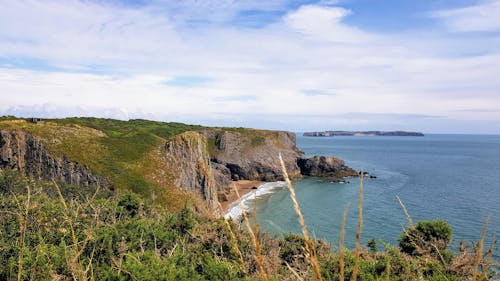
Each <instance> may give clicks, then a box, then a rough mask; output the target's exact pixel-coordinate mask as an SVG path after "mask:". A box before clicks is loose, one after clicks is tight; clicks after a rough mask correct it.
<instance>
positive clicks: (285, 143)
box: [204, 130, 302, 181]
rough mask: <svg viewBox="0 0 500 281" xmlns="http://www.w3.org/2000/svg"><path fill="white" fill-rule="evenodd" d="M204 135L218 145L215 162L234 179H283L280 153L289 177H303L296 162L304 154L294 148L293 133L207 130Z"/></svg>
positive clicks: (214, 156)
mask: <svg viewBox="0 0 500 281" xmlns="http://www.w3.org/2000/svg"><path fill="white" fill-rule="evenodd" d="M204 134H205V135H206V136H207V137H209V138H211V139H212V140H213V142H214V145H215V150H214V151H213V155H211V156H212V161H213V162H215V163H217V164H219V165H223V166H225V167H226V168H227V169H229V171H230V175H231V179H233V180H239V179H246V180H259V181H277V180H283V176H282V174H283V173H282V171H281V165H280V162H279V159H278V155H279V154H281V155H282V157H283V160H284V162H285V165H286V168H287V171H288V174H289V175H290V177H292V178H297V177H300V169H299V167H298V166H297V161H296V159H297V157H299V156H301V155H302V153H301V152H300V151H299V150H298V149H297V147H296V145H295V134H294V133H290V132H283V131H258V130H255V131H252V130H248V131H243V132H238V131H205V132H204Z"/></svg>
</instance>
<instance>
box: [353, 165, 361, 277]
mask: <svg viewBox="0 0 500 281" xmlns="http://www.w3.org/2000/svg"><path fill="white" fill-rule="evenodd" d="M363 174H364V173H363V171H361V173H360V177H359V201H358V228H357V230H356V248H355V250H354V268H353V270H352V277H351V280H353V281H356V280H357V279H358V269H359V253H360V249H361V246H360V242H359V239H360V237H361V230H362V228H363Z"/></svg>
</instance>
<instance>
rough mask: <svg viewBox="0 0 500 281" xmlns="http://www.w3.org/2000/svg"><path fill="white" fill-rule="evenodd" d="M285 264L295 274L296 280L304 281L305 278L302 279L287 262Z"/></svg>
mask: <svg viewBox="0 0 500 281" xmlns="http://www.w3.org/2000/svg"><path fill="white" fill-rule="evenodd" d="M285 264H286V267H288V269H289V270H290V271H291V272H292V273H293V276H295V278H297V280H299V281H304V278H302V277H300V275H299V274H298V273H297V271H295V269H293V268H292V267H291V266H290V265H289V264H288V263H287V262H286V261H285Z"/></svg>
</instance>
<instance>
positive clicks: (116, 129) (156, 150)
mask: <svg viewBox="0 0 500 281" xmlns="http://www.w3.org/2000/svg"><path fill="white" fill-rule="evenodd" d="M201 128H202V127H201V126H194V125H186V124H181V123H164V122H155V121H147V120H130V121H120V120H113V119H99V118H66V119H45V120H43V121H42V122H39V123H32V122H29V121H28V120H25V119H18V118H3V119H0V130H4V129H7V130H21V131H24V132H26V133H29V134H32V135H34V136H36V137H38V138H39V139H41V140H42V142H43V143H44V145H45V147H46V148H47V149H48V150H49V152H50V153H51V154H52V155H53V156H55V157H59V158H63V157H65V158H66V159H68V160H70V161H74V162H78V163H80V164H83V165H85V166H88V167H89V168H90V169H91V170H92V171H94V172H95V173H97V174H99V175H102V176H104V177H107V178H109V179H110V180H111V182H112V183H113V185H114V187H115V188H116V189H117V190H119V191H125V190H132V191H134V192H136V193H139V194H141V195H143V196H146V197H147V196H154V197H156V200H159V202H160V203H163V204H165V205H168V206H169V207H174V208H176V207H180V206H177V205H179V204H180V203H178V202H179V201H180V202H182V201H183V200H179V199H180V198H179V196H182V194H181V192H180V191H179V190H177V189H175V188H174V185H173V175H172V174H171V173H170V172H169V170H168V169H167V167H166V166H165V163H164V160H163V158H162V148H163V145H164V144H165V142H166V141H167V140H168V139H169V138H171V137H173V136H175V135H177V134H180V133H183V132H185V131H190V130H199V129H201ZM174 198H175V200H173V199H174Z"/></svg>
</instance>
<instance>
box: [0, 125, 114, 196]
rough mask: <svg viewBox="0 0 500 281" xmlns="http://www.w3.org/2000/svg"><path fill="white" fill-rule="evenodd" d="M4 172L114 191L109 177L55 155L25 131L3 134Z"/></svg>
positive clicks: (0, 136) (1, 156) (0, 157)
mask: <svg viewBox="0 0 500 281" xmlns="http://www.w3.org/2000/svg"><path fill="white" fill-rule="evenodd" d="M0 169H11V170H18V171H21V172H23V173H24V174H26V175H27V176H31V177H34V178H39V179H46V180H52V179H53V180H56V181H61V182H64V183H67V184H71V185H77V186H82V187H84V186H88V185H96V186H101V187H106V188H112V186H111V183H110V182H109V181H108V180H107V179H106V178H103V177H101V176H98V175H95V174H93V173H92V172H91V171H90V169H88V168H87V167H85V166H84V165H80V164H79V163H76V162H72V161H69V160H67V159H59V158H56V157H53V156H51V155H50V154H49V152H48V151H47V149H46V148H45V147H44V145H43V144H42V142H41V141H40V139H38V138H36V137H34V136H32V135H30V134H27V133H25V132H22V131H9V130H2V131H0Z"/></svg>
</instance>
